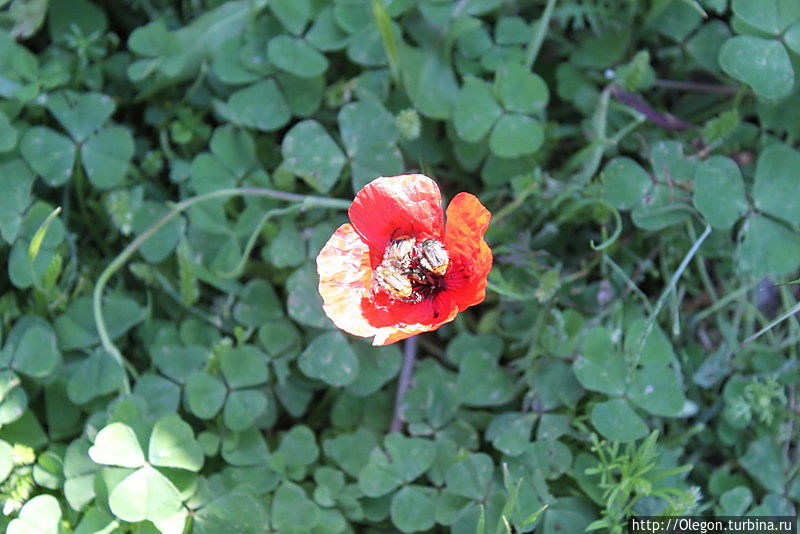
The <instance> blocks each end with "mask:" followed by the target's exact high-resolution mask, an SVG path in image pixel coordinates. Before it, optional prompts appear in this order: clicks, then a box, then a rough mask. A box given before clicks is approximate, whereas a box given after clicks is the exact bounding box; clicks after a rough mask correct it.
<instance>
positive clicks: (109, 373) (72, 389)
mask: <svg viewBox="0 0 800 534" xmlns="http://www.w3.org/2000/svg"><path fill="white" fill-rule="evenodd" d="M124 378H125V371H124V370H123V369H122V367H120V365H119V363H117V361H116V360H115V359H114V358H113V357H112V356H111V354H109V353H107V352H106V351H105V350H103V349H101V348H98V349H96V350H94V351H93V352H92V353H91V354H90V355H89V356H88V357H87V358H85V359H84V360H83V361H82V362H80V363H79V364H78V365H77V367H76V369H75V372H74V373H73V374H72V376H70V378H69V382H68V383H67V396H68V397H69V400H71V401H72V402H74V403H75V404H86V403H87V402H89V401H90V400H92V399H95V398H97V397H100V396H102V395H106V394H108V393H111V392H113V391H117V390H118V389H119V388H120V386H121V385H122V381H123V379H124Z"/></svg>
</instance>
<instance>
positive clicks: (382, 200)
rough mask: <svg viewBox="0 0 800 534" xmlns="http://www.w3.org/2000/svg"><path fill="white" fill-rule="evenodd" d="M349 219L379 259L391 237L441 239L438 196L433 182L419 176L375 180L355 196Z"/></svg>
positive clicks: (441, 225) (441, 223)
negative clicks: (378, 255)
mask: <svg viewBox="0 0 800 534" xmlns="http://www.w3.org/2000/svg"><path fill="white" fill-rule="evenodd" d="M349 215H350V222H352V223H353V226H354V227H355V229H356V230H357V231H358V233H360V234H361V235H362V236H363V237H364V239H365V240H366V241H367V243H368V244H369V245H370V246H371V247H372V248H373V254H375V253H376V252H379V253H380V254H381V255H382V254H383V251H384V249H385V248H386V245H387V243H388V242H389V241H390V240H391V239H392V238H395V237H401V236H411V235H413V236H416V237H418V238H425V237H431V238H434V239H438V238H440V237H441V235H442V227H443V220H442V195H441V193H440V192H439V186H437V185H436V182H434V181H433V180H431V179H430V178H428V177H427V176H425V175H422V174H404V175H402V176H389V177H380V178H376V179H375V180H373V181H372V182H370V183H369V184H367V185H365V186H364V188H363V189H361V191H359V192H358V194H356V198H355V199H354V200H353V204H352V205H351V206H350V211H349Z"/></svg>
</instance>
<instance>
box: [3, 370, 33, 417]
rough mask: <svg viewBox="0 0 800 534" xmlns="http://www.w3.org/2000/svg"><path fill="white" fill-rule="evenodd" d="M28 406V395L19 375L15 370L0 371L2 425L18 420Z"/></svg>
mask: <svg viewBox="0 0 800 534" xmlns="http://www.w3.org/2000/svg"><path fill="white" fill-rule="evenodd" d="M27 407H28V395H27V394H26V393H25V389H24V388H23V387H22V383H21V382H20V379H19V376H17V374H16V373H15V372H13V371H9V370H5V371H0V425H6V424H8V423H11V422H13V421H16V420H18V419H19V418H20V417H22V414H23V413H25V408H27Z"/></svg>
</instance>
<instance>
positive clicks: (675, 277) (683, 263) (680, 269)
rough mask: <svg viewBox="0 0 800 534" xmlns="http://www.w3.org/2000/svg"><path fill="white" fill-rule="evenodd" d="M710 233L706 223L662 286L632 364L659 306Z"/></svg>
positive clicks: (654, 319) (650, 327)
mask: <svg viewBox="0 0 800 534" xmlns="http://www.w3.org/2000/svg"><path fill="white" fill-rule="evenodd" d="M709 235H711V226H709V225H706V229H705V230H703V233H702V234H700V237H699V238H697V241H695V242H694V245H692V248H690V249H689V252H687V253H686V256H684V258H683V260H682V261H681V263H680V265H678V268H677V269H676V271H675V273H674V274H673V275H672V278H670V280H669V283H668V284H667V287H665V288H664V291H662V292H661V295H660V296H659V297H658V300H657V301H656V305H655V307H654V308H653V311H652V313H650V317H648V318H647V323H646V324H645V327H644V329H643V330H642V333H641V335H640V336H639V342H638V343H637V344H636V345H637V346H636V354H635V355H634V357H633V365H636V364H637V363H638V362H639V358H641V356H642V351H643V350H644V345H645V342H646V341H647V336H649V335H650V332H652V330H653V326H655V324H656V318H657V317H658V312H660V311H661V308H662V307H663V306H664V303H665V302H666V301H667V298H668V297H669V295H670V293H671V292H672V290H673V289H675V285H676V284H677V283H678V280H680V278H681V276H682V275H683V271H685V270H686V268H687V267H688V266H689V263H690V262H691V261H692V258H694V256H695V254H697V251H698V250H700V246H701V245H702V244H703V242H704V241H705V240H706V238H707V237H708V236H709Z"/></svg>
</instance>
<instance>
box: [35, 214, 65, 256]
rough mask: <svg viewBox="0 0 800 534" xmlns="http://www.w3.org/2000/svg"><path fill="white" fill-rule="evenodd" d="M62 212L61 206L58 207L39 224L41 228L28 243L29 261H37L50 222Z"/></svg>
mask: <svg viewBox="0 0 800 534" xmlns="http://www.w3.org/2000/svg"><path fill="white" fill-rule="evenodd" d="M59 213H61V206H58V207H56V209H54V210H53V211H52V212H51V213H50V215H48V216H47V218H46V219H45V220H44V221H43V222H42V224H41V225H39V228H38V229H37V230H36V233H35V234H33V237H32V238H31V244H30V245H28V261H30V262H31V263H33V262H34V261H36V256H38V255H39V250H40V249H41V248H42V242H43V241H44V237H45V236H46V235H47V229H48V228H50V224H51V223H52V222H53V219H55V218H56V217H58V214H59Z"/></svg>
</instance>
